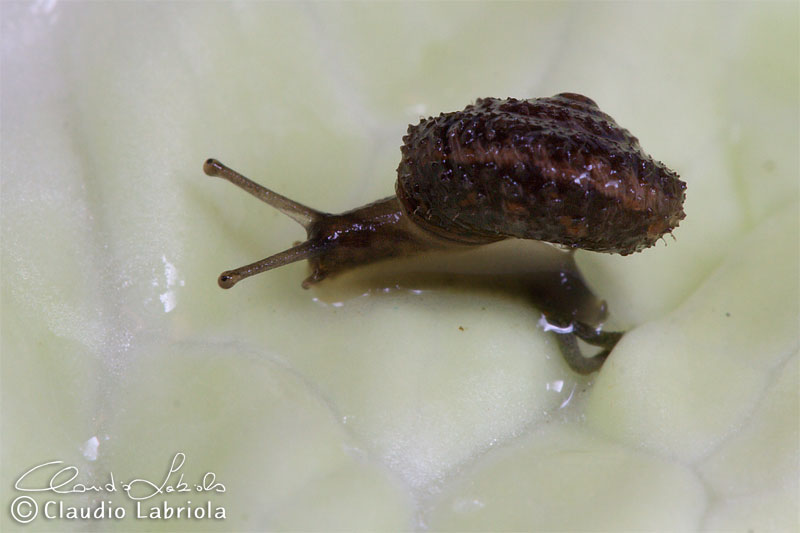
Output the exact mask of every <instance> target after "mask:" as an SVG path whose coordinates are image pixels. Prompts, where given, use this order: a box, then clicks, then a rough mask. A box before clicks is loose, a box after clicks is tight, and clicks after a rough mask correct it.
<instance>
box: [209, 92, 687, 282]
mask: <svg viewBox="0 0 800 533" xmlns="http://www.w3.org/2000/svg"><path fill="white" fill-rule="evenodd" d="M403 143H404V144H403V146H402V147H401V152H402V158H401V161H400V165H399V167H398V169H397V173H398V180H397V184H396V193H397V194H396V195H395V196H391V197H388V198H385V199H383V200H379V201H377V202H374V203H371V204H368V205H365V206H363V207H360V208H358V209H354V210H352V211H347V212H345V213H341V214H337V215H334V214H329V213H323V212H320V211H316V210H314V209H311V208H309V207H306V206H304V205H302V204H299V203H297V202H294V201H293V200H289V199H288V198H286V197H283V196H281V195H279V194H277V193H274V192H273V191H270V190H269V189H267V188H265V187H262V186H261V185H258V184H257V183H255V182H252V181H250V180H249V179H247V178H245V177H244V176H242V175H241V174H239V173H237V172H235V171H233V170H231V169H229V168H228V167H226V166H224V165H223V164H221V163H220V162H218V161H216V160H214V159H209V160H207V161H206V162H205V164H204V166H203V169H204V171H205V173H206V174H208V175H210V176H218V177H222V178H224V179H227V180H228V181H231V182H232V183H234V184H236V185H238V186H239V187H241V188H243V189H245V190H246V191H248V192H250V193H251V194H253V195H254V196H256V197H258V198H260V199H261V200H263V201H265V202H267V203H269V204H270V205H272V206H274V207H276V208H278V209H279V210H281V211H282V212H284V213H285V214H287V215H288V216H290V217H292V218H293V219H295V220H296V221H297V222H299V223H300V224H301V225H302V226H303V227H304V228H305V229H306V232H307V235H308V239H307V240H306V241H305V242H304V243H302V244H299V245H297V246H294V247H292V248H289V249H288V250H285V251H284V252H280V253H278V254H275V255H273V256H270V257H268V258H266V259H263V260H261V261H258V262H256V263H252V264H250V265H246V266H244V267H241V268H238V269H235V270H231V271H226V272H223V273H222V274H221V275H220V277H219V280H218V282H219V285H220V286H221V287H223V288H226V289H227V288H230V287H232V286H233V285H235V284H236V283H237V282H238V281H240V280H242V279H244V278H246V277H249V276H252V275H254V274H257V273H259V272H263V271H266V270H271V269H273V268H277V267H279V266H283V265H286V264H289V263H293V262H295V261H300V260H303V259H307V260H308V261H309V263H310V265H311V269H312V274H311V276H309V277H308V278H307V279H306V280H305V281H303V287H305V288H308V287H309V286H310V285H312V284H314V283H317V282H319V281H321V280H322V279H325V278H326V277H328V276H331V275H335V274H337V273H339V272H342V271H344V270H348V269H350V268H353V267H356V266H360V265H364V264H368V263H372V262H375V261H379V260H384V259H388V258H391V257H395V256H407V255H412V254H416V253H420V252H422V251H425V250H434V249H445V248H457V247H464V246H475V245H482V244H488V243H492V242H496V241H498V240H502V239H508V238H521V239H536V240H542V241H547V242H551V243H556V244H561V245H564V246H567V247H570V248H580V249H585V250H591V251H598V252H609V253H619V254H622V255H627V254H630V253H633V252H637V251H640V250H642V249H644V248H647V247H649V246H652V245H653V244H654V243H655V242H656V241H657V240H658V239H659V238H661V236H662V235H664V234H665V233H667V232H671V231H672V230H673V229H674V228H675V227H676V226H677V225H678V223H679V222H680V220H682V219H683V218H684V216H685V215H684V212H683V207H682V206H683V200H684V197H685V192H684V191H685V188H686V184H685V183H684V182H682V181H681V180H680V179H679V178H678V176H677V174H675V173H674V172H672V171H671V170H669V169H668V168H666V167H665V166H664V165H663V164H661V163H660V162H657V161H655V160H653V159H652V158H651V157H650V156H648V155H647V154H646V153H644V151H643V150H642V149H641V147H640V146H639V142H638V140H637V139H636V137H634V136H633V135H631V134H630V133H629V132H628V130H626V129H624V128H621V127H620V126H619V125H617V123H616V122H615V121H614V119H612V118H611V117H610V116H608V115H607V114H605V113H603V112H602V111H600V109H599V108H598V107H597V104H596V103H595V102H594V101H593V100H591V99H589V98H587V97H585V96H582V95H578V94H573V93H562V94H559V95H556V96H553V97H550V98H535V99H528V100H517V99H514V98H508V99H504V100H500V99H496V98H482V99H478V100H477V101H476V103H475V104H473V105H469V106H467V107H466V108H465V109H464V110H463V111H457V112H452V113H442V114H440V115H439V116H438V117H435V118H434V117H432V118H428V119H425V120H422V121H421V122H420V123H419V124H418V125H416V126H413V125H412V126H409V128H408V134H407V135H406V136H404V137H403Z"/></svg>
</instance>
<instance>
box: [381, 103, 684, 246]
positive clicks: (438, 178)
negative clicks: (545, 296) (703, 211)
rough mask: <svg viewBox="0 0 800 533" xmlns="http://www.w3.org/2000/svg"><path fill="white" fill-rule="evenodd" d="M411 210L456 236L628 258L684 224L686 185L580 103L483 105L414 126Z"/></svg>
mask: <svg viewBox="0 0 800 533" xmlns="http://www.w3.org/2000/svg"><path fill="white" fill-rule="evenodd" d="M403 142H404V144H403V146H402V148H401V151H402V159H401V162H400V166H399V167H398V169H397V173H398V180H397V196H398V198H399V199H400V201H401V203H402V204H403V206H404V209H405V210H406V212H407V214H408V215H409V216H410V217H411V218H412V219H414V220H415V221H417V222H418V223H419V224H420V225H421V226H422V227H426V228H428V229H431V230H432V231H435V232H436V233H439V234H441V235H447V236H449V237H450V238H452V239H454V240H464V241H472V242H480V241H485V242H490V241H493V240H498V239H502V238H508V237H517V238H523V239H536V240H542V241H547V242H552V243H558V244H563V245H567V246H570V247H574V248H582V249H586V250H593V251H599V252H613V253H620V254H623V255H627V254H630V253H632V252H637V251H640V250H642V249H644V248H647V247H649V246H652V245H653V244H654V243H655V242H656V241H657V240H658V239H659V238H661V236H662V235H664V234H665V233H667V232H671V231H672V230H673V229H674V228H675V227H676V226H677V225H678V223H679V222H680V220H682V219H683V218H684V216H685V214H684V212H683V201H684V197H685V189H686V184H685V183H684V182H683V181H681V180H680V179H679V178H678V175H677V174H676V173H674V172H672V171H671V170H669V169H668V168H667V167H666V166H664V165H663V164H662V163H660V162H658V161H655V160H653V158H651V157H650V156H649V155H647V154H646V153H645V152H644V151H643V150H642V148H641V147H640V146H639V141H638V140H637V138H636V137H634V136H633V135H631V133H630V132H628V130H626V129H624V128H622V127H620V126H619V125H618V124H617V123H616V122H615V121H614V119H613V118H611V117H610V116H609V115H607V114H606V113H604V112H602V111H601V110H600V109H599V108H598V106H597V104H596V103H595V102H594V101H593V100H591V99H589V98H587V97H585V96H582V95H579V94H573V93H562V94H559V95H556V96H553V97H549V98H535V99H528V100H517V99H514V98H508V99H497V98H481V99H478V100H477V101H476V102H475V104H473V105H469V106H467V107H466V108H465V109H464V110H463V111H457V112H452V113H442V114H440V115H439V116H438V117H431V118H428V119H425V120H422V121H421V122H420V123H419V124H417V125H415V126H414V125H412V126H409V128H408V134H407V135H406V136H405V137H403Z"/></svg>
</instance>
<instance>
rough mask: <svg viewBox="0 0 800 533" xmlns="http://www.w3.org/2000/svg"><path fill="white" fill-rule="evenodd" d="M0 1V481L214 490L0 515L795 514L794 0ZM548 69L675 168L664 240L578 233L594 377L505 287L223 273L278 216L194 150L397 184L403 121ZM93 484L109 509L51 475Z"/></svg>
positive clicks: (541, 517)
mask: <svg viewBox="0 0 800 533" xmlns="http://www.w3.org/2000/svg"><path fill="white" fill-rule="evenodd" d="M0 10H2V13H1V14H2V21H1V23H2V27H1V28H0V29H1V30H2V31H1V32H0V33H1V34H2V63H1V64H0V68H1V72H0V84H1V86H0V88H1V89H2V92H0V112H1V114H0V128H2V147H1V148H0V150H1V153H0V175H1V177H2V191H1V192H2V206H1V207H2V263H1V264H0V266H1V267H2V272H1V273H2V304H1V305H0V312H2V315H1V317H2V335H1V336H0V343H2V344H0V348H2V361H1V362H2V377H1V379H2V382H1V385H2V466H0V472H2V484H1V485H0V486H2V488H1V489H0V499H1V501H0V504H2V505H4V506H8V505H10V503H11V501H12V500H13V499H14V498H15V497H16V496H17V495H18V494H19V493H18V492H17V491H15V490H14V489H13V482H14V481H15V480H16V479H17V478H18V477H19V476H20V475H21V474H22V473H23V472H24V471H25V470H26V469H28V468H30V467H32V466H34V465H36V464H40V463H43V462H46V461H50V460H55V459H58V460H63V461H65V462H66V463H67V464H74V465H76V466H78V467H79V468H80V471H81V478H80V479H81V481H82V482H85V483H104V482H106V481H107V479H108V476H109V473H112V472H113V473H114V475H115V476H117V477H118V478H132V477H137V476H139V477H150V478H152V479H156V478H158V477H159V476H161V475H164V473H165V472H166V471H167V468H168V466H169V463H170V461H171V459H172V457H173V456H174V454H175V453H177V452H184V453H185V454H186V465H185V467H184V471H185V473H186V476H187V478H188V479H189V480H190V481H193V482H196V481H197V478H198V477H201V476H202V474H203V473H205V472H207V471H214V472H215V473H216V476H217V479H218V480H219V481H222V482H223V483H225V484H226V488H227V491H226V492H225V494H223V495H212V496H206V495H201V494H198V493H192V498H193V501H194V502H195V503H200V502H205V500H211V501H212V502H214V504H215V505H221V506H224V507H225V509H226V510H227V518H226V520H225V521H224V522H215V521H195V520H171V521H163V520H162V521H156V520H148V519H141V520H136V519H133V518H131V517H128V518H126V519H124V520H120V521H117V520H104V521H102V522H92V523H88V524H87V523H86V522H83V521H68V520H46V519H43V518H41V517H39V518H37V519H36V520H35V521H34V522H33V523H32V524H29V525H28V526H27V527H26V528H25V529H27V530H50V531H52V530H71V529H76V530H85V529H92V528H94V529H98V530H106V529H113V528H117V529H119V530H124V531H130V530H153V529H163V530H176V529H191V530H194V529H206V530H219V531H228V530H267V529H289V530H291V529H294V530H325V529H338V530H354V529H355V530H399V529H422V530H424V529H440V528H441V529H460V530H478V529H483V530H485V529H492V530H494V529H500V530H509V529H515V530H524V529H537V528H538V529H542V528H544V529H582V530H587V529H606V530H608V529H650V530H697V529H720V528H722V529H727V528H734V529H747V528H752V529H772V530H776V529H786V530H791V529H793V528H794V529H797V528H798V526H800V524H798V507H797V502H798V487H797V479H798V477H800V467H799V466H798V462H797V457H798V454H799V453H800V445H799V444H798V412H797V405H798V367H797V355H796V354H797V349H798V337H800V335H799V334H798V323H799V322H800V312H798V301H799V300H800V294H798V277H799V274H800V268H799V267H798V246H800V240H799V237H798V225H799V224H800V220H799V219H798V218H799V217H798V211H797V205H798V183H799V182H800V179H799V178H800V172H799V171H798V160H797V148H798V143H799V141H798V129H800V126H799V121H798V108H799V106H798V59H799V58H798V35H797V33H798V32H797V19H798V8H797V6H796V5H795V4H792V3H785V4H650V3H647V4H583V3H581V4H567V3H558V4H545V3H532V4H523V3H519V4H495V3H492V4H490V3H485V4H483V3H471V4H453V3H440V4H416V3H415V4H374V5H371V4H343V5H340V4H326V3H320V4H316V3H312V4H288V3H287V4H274V3H264V4H261V3H247V2H245V3H146V4H143V3H133V2H131V3H60V2H55V1H39V2H33V3H14V2H4V3H2V4H0ZM563 91H573V92H580V93H584V94H587V95H588V96H590V97H592V98H593V99H595V100H596V101H597V102H598V103H599V105H600V107H601V108H602V109H603V110H605V111H607V112H608V113H609V114H611V115H612V116H613V117H615V118H616V120H617V121H618V122H619V123H620V124H621V125H622V126H624V127H626V128H628V129H630V130H631V131H632V132H633V133H634V134H635V135H636V136H637V137H638V138H639V139H640V141H641V143H642V145H643V147H644V148H645V150H646V151H648V152H649V153H651V154H652V155H653V156H654V157H655V158H656V159H659V160H662V161H664V162H665V163H666V164H667V165H668V166H670V167H671V168H673V169H675V170H676V171H677V172H678V173H679V174H680V175H681V177H682V179H683V180H684V181H686V182H687V184H688V188H687V200H686V206H685V208H686V212H687V217H686V219H685V220H684V221H683V222H682V223H681V225H680V227H679V228H678V229H677V230H675V232H674V237H675V239H672V238H671V237H669V236H667V237H666V238H665V240H664V241H665V242H664V243H659V244H657V245H656V246H655V247H654V248H652V249H650V250H647V251H645V252H643V253H641V254H636V255H633V256H628V257H618V256H611V255H603V254H591V253H579V254H578V262H579V264H580V265H581V267H582V270H583V272H584V274H585V276H586V277H587V279H588V280H589V281H590V283H591V285H592V286H593V288H594V290H595V291H596V292H597V293H598V294H599V295H600V296H601V297H602V298H605V299H606V300H607V301H608V303H609V308H610V311H611V323H612V324H613V325H615V326H618V327H622V328H625V329H630V333H628V334H627V335H626V336H625V337H624V338H623V340H622V341H621V343H620V345H619V346H618V348H617V349H616V350H615V351H614V352H613V354H612V355H611V357H610V359H609V361H608V362H607V363H606V365H605V367H604V368H603V370H602V371H601V372H600V373H599V374H596V375H594V376H590V377H589V378H585V377H580V376H576V375H574V374H573V373H571V372H570V371H569V369H568V367H567V366H566V364H565V363H563V361H562V360H561V357H560V355H559V353H558V350H557V347H556V345H555V342H554V340H553V338H552V337H551V334H548V333H545V332H544V331H543V330H542V329H541V328H540V327H539V326H537V322H538V320H539V312H538V311H537V310H536V309H535V308H532V307H531V306H530V305H529V304H527V303H526V301H525V300H524V298H522V297H520V295H508V294H499V293H493V292H491V291H472V290H469V288H468V287H464V286H461V285H458V284H453V283H442V284H441V285H440V286H436V285H428V286H425V287H414V286H409V285H408V284H399V286H395V285H394V284H389V285H388V286H385V285H384V286H370V285H369V283H371V280H372V279H373V278H372V277H370V274H369V273H367V274H365V275H364V280H366V281H364V280H362V281H358V278H359V275H356V274H358V273H354V275H353V276H350V277H347V278H346V279H344V280H337V281H335V282H331V283H329V284H328V285H327V286H321V287H320V288H319V289H312V290H311V291H304V290H302V289H301V288H300V282H301V280H302V279H303V278H304V277H305V276H306V275H307V271H306V266H305V265H304V264H294V265H291V266H287V267H284V268H281V269H278V270H275V271H272V272H270V273H268V274H264V275H261V276H258V277H256V278H253V279H251V280H247V281H246V282H243V283H242V284H241V285H240V286H237V287H235V288H234V289H232V290H231V291H222V290H220V289H219V288H218V287H217V286H216V283H215V278H216V276H217V275H218V274H219V272H220V271H222V270H225V269H228V268H232V267H236V266H239V265H242V264H245V263H248V262H251V261H253V260H256V259H259V258H261V257H264V256H266V255H268V254H270V253H273V252H276V251H279V250H281V249H284V248H286V247H287V246H289V245H291V243H292V242H293V241H295V240H298V239H301V238H302V237H303V232H302V230H301V228H299V227H297V226H296V225H295V224H294V223H293V222H292V221H291V220H288V219H286V218H285V217H283V216H282V215H281V214H280V213H277V212H274V211H273V210H270V209H269V208H268V207H267V206H264V205H263V204H261V203H259V202H258V201H256V200H254V199H253V198H251V197H249V196H247V195H246V194H244V193H242V192H241V191H240V190H237V189H235V188H234V187H232V186H231V185H229V184H227V183H224V182H222V181H220V180H214V179H212V178H208V177H206V176H205V175H203V173H202V171H201V166H202V162H203V161H204V160H205V159H206V158H207V157H211V156H213V157H218V158H219V159H220V160H222V161H223V162H225V163H228V164H230V165H231V166H232V167H234V168H236V169H237V170H240V171H242V172H243V173H245V174H246V175H248V176H250V177H251V178H253V179H255V180H257V181H259V182H261V183H263V184H264V185H266V186H268V187H271V188H273V189H274V190H276V191H279V192H281V193H282V194H285V195H287V196H289V197H291V198H294V199H297V200H298V201H301V202H302V203H305V204H307V205H310V206H312V207H315V208H319V209H321V210H325V211H330V212H336V211H342V210H346V209H350V208H353V207H356V206H358V205H361V204H364V203H367V202H370V201H373V200H375V199H378V198H381V197H383V196H387V195H389V194H392V192H393V190H394V179H395V169H396V167H397V163H398V161H399V149H398V148H399V145H400V143H401V138H402V135H403V134H404V132H405V129H406V127H407V124H409V123H415V122H417V121H418V120H419V118H420V117H421V116H428V115H432V114H437V113H439V112H440V111H452V110H457V109H461V108H463V107H464V106H465V105H466V104H468V103H470V102H472V101H473V100H474V99H475V98H477V97H480V96H497V97H506V96H516V97H535V96H549V95H552V94H555V93H558V92H563ZM521 249H524V250H525V252H524V254H523V255H522V256H521V257H522V259H523V260H525V258H526V257H528V256H527V255H525V254H528V253H534V252H535V250H534V249H533V248H530V247H524V246H523V247H521ZM492 253H494V252H492ZM504 253H506V252H504ZM497 257H500V256H499V255H498V256H497ZM484 261H486V259H485V257H484ZM498 261H499V259H498ZM498 267H499V268H510V267H509V266H508V265H507V264H506V262H505V260H504V262H503V264H502V265H498ZM465 268H469V267H468V266H466V267H465ZM326 283H327V282H326ZM411 289H418V290H411ZM363 293H366V294H363ZM48 497H49V496H48V495H46V494H39V495H36V499H37V501H40V502H44V501H45V500H47V499H48ZM108 499H110V500H113V503H114V505H118V506H123V507H125V509H126V510H127V511H128V514H129V515H130V514H133V511H134V508H133V507H132V506H131V502H130V501H128V500H127V499H126V498H124V497H123V496H121V495H119V494H112V495H107V494H101V495H99V496H98V495H71V496H68V497H67V496H65V497H64V498H63V500H64V501H65V502H67V503H69V504H70V505H75V506H87V505H97V504H99V503H100V501H101V500H108ZM168 500H169V501H170V502H172V503H173V504H175V505H181V504H183V503H185V501H186V497H185V496H183V495H171V496H170V497H169V498H168ZM0 526H1V527H2V529H3V530H7V529H11V528H13V527H15V526H16V525H15V523H14V522H13V520H12V518H11V516H10V514H9V513H7V512H5V513H3V517H2V519H0Z"/></svg>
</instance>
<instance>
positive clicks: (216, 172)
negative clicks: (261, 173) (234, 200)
mask: <svg viewBox="0 0 800 533" xmlns="http://www.w3.org/2000/svg"><path fill="white" fill-rule="evenodd" d="M203 172H205V173H206V174H207V175H209V176H212V177H216V178H223V179H225V180H228V181H229V182H231V183H233V184H234V185H236V186H237V187H239V188H241V189H244V190H245V191H247V192H249V193H250V194H252V195H253V196H255V197H256V198H258V199H259V200H261V201H262V202H266V203H268V204H269V205H271V206H272V207H274V208H276V209H277V210H278V211H280V212H281V213H283V214H284V215H286V216H288V217H291V218H292V219H293V220H294V221H295V222H297V223H298V224H300V225H301V226H303V227H304V228H305V229H306V230H308V229H309V227H310V226H311V225H312V224H314V223H315V222H318V221H319V220H321V219H322V218H324V216H325V214H324V213H321V212H319V211H317V210H316V209H312V208H310V207H308V206H305V205H303V204H301V203H299V202H295V201H294V200H291V199H289V198H286V197H285V196H283V195H281V194H278V193H276V192H274V191H271V190H269V189H267V188H266V187H264V186H263V185H261V184H259V183H256V182H254V181H252V180H250V179H248V178H246V177H244V176H242V175H241V174H239V173H238V172H236V171H235V170H233V169H231V168H229V167H227V166H225V165H223V164H222V163H220V162H219V161H217V160H216V159H207V160H206V162H205V163H203Z"/></svg>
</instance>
